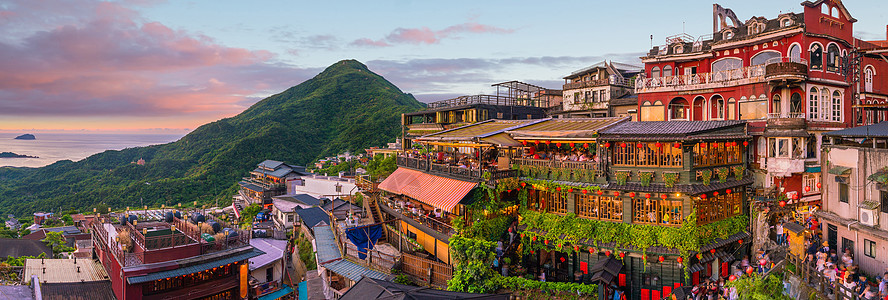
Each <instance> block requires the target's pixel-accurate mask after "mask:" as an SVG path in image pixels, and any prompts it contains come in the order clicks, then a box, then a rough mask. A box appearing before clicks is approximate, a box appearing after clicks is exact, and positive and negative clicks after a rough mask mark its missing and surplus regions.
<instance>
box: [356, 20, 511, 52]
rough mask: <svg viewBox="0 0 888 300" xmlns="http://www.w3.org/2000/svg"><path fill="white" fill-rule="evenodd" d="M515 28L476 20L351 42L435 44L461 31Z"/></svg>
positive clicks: (402, 30) (501, 31) (505, 31)
mask: <svg viewBox="0 0 888 300" xmlns="http://www.w3.org/2000/svg"><path fill="white" fill-rule="evenodd" d="M514 31H515V30H513V29H506V28H499V27H495V26H490V25H484V24H479V23H477V22H466V23H462V24H457V25H453V26H449V27H447V28H444V29H442V30H431V29H429V28H428V27H422V28H397V29H395V30H393V31H392V32H391V33H389V34H388V35H386V36H385V38H383V39H380V40H372V39H368V38H362V39H357V40H355V41H353V42H351V45H353V46H366V47H388V46H392V44H427V45H430V44H437V43H439V42H441V40H443V39H446V38H452V37H453V36H456V35H459V34H463V33H474V34H483V33H493V34H508V33H512V32H514Z"/></svg>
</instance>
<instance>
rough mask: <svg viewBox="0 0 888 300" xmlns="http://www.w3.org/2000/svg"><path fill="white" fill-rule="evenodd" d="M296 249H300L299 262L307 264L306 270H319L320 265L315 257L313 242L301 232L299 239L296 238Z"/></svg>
mask: <svg viewBox="0 0 888 300" xmlns="http://www.w3.org/2000/svg"><path fill="white" fill-rule="evenodd" d="M296 248H297V249H299V260H301V261H302V263H304V264H305V268H306V269H308V270H317V269H318V264H317V263H316V262H315V255H314V252H313V250H312V247H311V241H310V240H309V239H308V238H306V237H305V236H304V234H303V233H301V232H300V233H299V237H298V238H296Z"/></svg>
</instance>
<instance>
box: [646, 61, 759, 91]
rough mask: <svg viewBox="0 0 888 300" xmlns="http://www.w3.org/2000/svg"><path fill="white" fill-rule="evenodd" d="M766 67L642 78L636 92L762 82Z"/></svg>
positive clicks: (681, 89)
mask: <svg viewBox="0 0 888 300" xmlns="http://www.w3.org/2000/svg"><path fill="white" fill-rule="evenodd" d="M764 78H765V66H764V65H758V66H750V67H743V68H739V69H733V70H726V71H718V72H712V73H697V74H688V75H676V76H665V77H654V78H640V79H638V80H636V81H635V91H636V92H648V93H650V92H665V91H683V90H695V89H704V88H714V87H721V86H731V85H740V84H750V83H759V82H762V81H763V80H764Z"/></svg>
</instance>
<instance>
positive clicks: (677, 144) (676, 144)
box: [672, 143, 681, 148]
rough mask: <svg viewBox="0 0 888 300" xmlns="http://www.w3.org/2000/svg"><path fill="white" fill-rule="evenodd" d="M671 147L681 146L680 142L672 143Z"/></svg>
mask: <svg viewBox="0 0 888 300" xmlns="http://www.w3.org/2000/svg"><path fill="white" fill-rule="evenodd" d="M672 147H675V148H681V143H675V145H672Z"/></svg>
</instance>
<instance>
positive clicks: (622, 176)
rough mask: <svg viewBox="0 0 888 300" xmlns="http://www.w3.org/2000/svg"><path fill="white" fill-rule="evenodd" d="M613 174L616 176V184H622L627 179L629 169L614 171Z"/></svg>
mask: <svg viewBox="0 0 888 300" xmlns="http://www.w3.org/2000/svg"><path fill="white" fill-rule="evenodd" d="M614 176H615V177H616V178H617V184H619V185H624V184H626V181H627V180H629V171H616V172H614Z"/></svg>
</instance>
